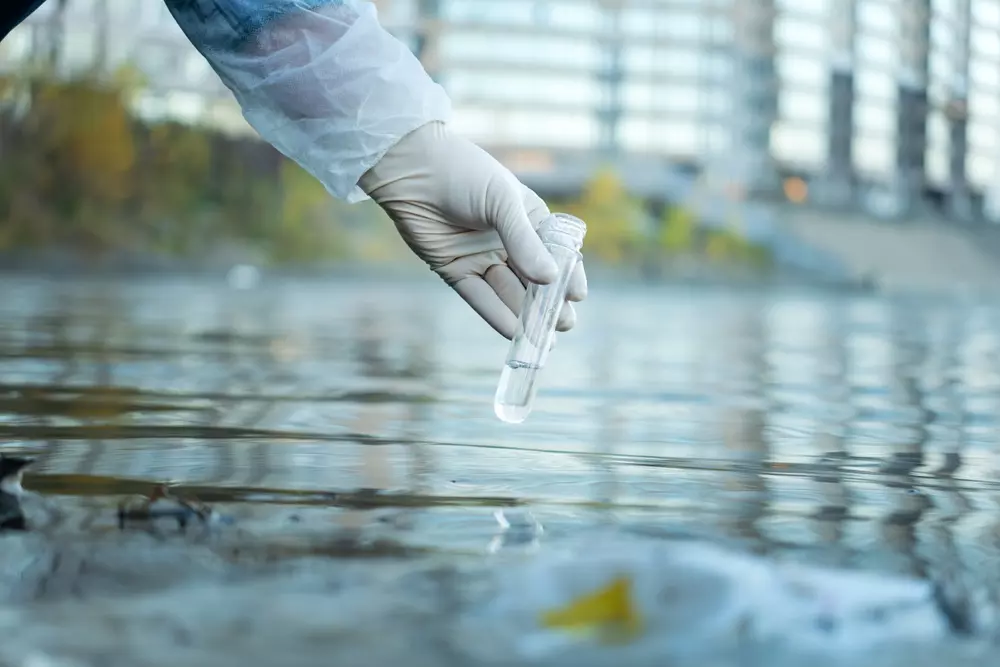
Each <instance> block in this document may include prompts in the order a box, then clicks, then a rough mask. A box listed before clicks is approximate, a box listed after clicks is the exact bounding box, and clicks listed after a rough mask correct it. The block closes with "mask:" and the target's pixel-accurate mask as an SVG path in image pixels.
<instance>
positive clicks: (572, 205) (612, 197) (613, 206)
mask: <svg viewBox="0 0 1000 667" xmlns="http://www.w3.org/2000/svg"><path fill="white" fill-rule="evenodd" d="M565 209H566V211H567V212H568V213H572V214H573V215H576V216H578V217H579V218H581V219H583V220H584V221H586V223H587V239H586V242H585V245H584V247H585V248H586V250H587V254H588V255H589V256H593V257H595V258H598V259H600V260H603V261H606V262H619V261H621V260H622V259H624V258H625V257H626V256H628V255H630V254H631V253H632V252H634V251H635V249H636V244H637V242H638V241H639V237H640V225H641V222H642V220H643V209H642V202H641V201H639V200H638V199H637V198H635V197H633V196H631V195H630V194H629V193H628V192H627V191H626V189H625V186H624V184H623V183H622V182H621V179H619V178H618V176H617V175H616V174H615V173H614V171H612V170H607V169H605V170H601V171H599V172H598V173H597V174H595V175H594V177H593V178H592V179H591V180H590V181H589V182H588V183H587V184H586V185H585V186H584V189H583V193H582V195H581V197H580V199H579V200H577V201H575V202H569V203H567V204H566V206H565Z"/></svg>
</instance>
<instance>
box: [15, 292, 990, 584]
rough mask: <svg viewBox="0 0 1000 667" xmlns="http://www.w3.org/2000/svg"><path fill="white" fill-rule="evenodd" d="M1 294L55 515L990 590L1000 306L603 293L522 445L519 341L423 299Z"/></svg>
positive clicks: (561, 361) (439, 297)
mask: <svg viewBox="0 0 1000 667" xmlns="http://www.w3.org/2000/svg"><path fill="white" fill-rule="evenodd" d="M3 290H4V292H3V293H4V295H5V298H4V299H3V302H2V303H0V313H2V318H0V369H2V374H0V379H2V384H0V434H2V436H3V437H4V439H5V440H6V441H7V446H8V448H9V449H19V450H26V451H31V452H34V453H36V454H37V456H38V457H39V462H38V464H37V465H36V466H35V469H34V474H33V475H32V476H31V477H30V479H28V481H27V484H28V485H29V486H32V487H34V488H36V489H39V490H42V491H46V492H50V493H59V494H67V495H88V496H92V495H111V494H124V493H135V492H137V491H138V490H141V489H143V488H145V487H146V485H147V483H148V482H150V481H171V482H175V483H177V484H179V485H180V486H181V487H182V488H184V489H187V490H188V491H190V492H192V493H196V494H197V495H198V497H200V498H202V499H203V500H206V501H216V502H218V501H229V502H243V503H271V504H275V505H277V504H286V505H303V506H305V505H326V506H329V515H330V521H331V523H332V524H333V525H335V526H338V527H339V528H340V529H342V530H344V531H346V532H347V533H352V532H354V533H358V534H361V533H364V532H365V531H366V530H369V529H370V528H371V527H372V526H378V529H379V531H380V534H382V535H384V534H386V531H388V533H390V534H391V536H392V538H393V539H395V540H397V541H398V542H399V543H401V544H406V545H408V546H410V547H413V548H417V549H419V548H428V547H429V548H451V547H454V548H462V549H466V548H472V549H477V550H480V551H494V550H497V549H501V548H508V547H509V548H523V547H525V546H530V547H531V548H544V545H545V543H546V541H549V540H559V539H561V538H564V537H566V536H569V535H572V534H573V533H574V531H576V530H578V529H580V528H582V527H588V526H594V525H605V526H608V525H611V526H616V527H618V528H619V529H620V530H623V531H634V532H641V533H645V534H677V533H681V534H695V535H702V536H706V537H711V538H715V539H719V540H723V541H727V542H733V543H737V544H739V545H741V546H742V547H743V548H746V549H750V550H753V551H755V552H758V553H767V554H773V555H781V556H787V557H793V558H804V559H809V560H813V561H819V562H824V563H828V564H836V565H844V566H850V567H864V568H878V569H884V570H892V571H897V572H905V573H910V574H915V575H918V576H938V575H940V574H942V573H945V574H946V573H953V572H958V571H976V572H986V571H991V570H995V564H996V561H997V558H996V556H995V554H996V552H997V551H996V550H997V546H998V543H1000V519H997V518H996V517H997V512H996V508H997V505H998V500H1000V484H998V483H997V481H996V472H997V460H996V459H997V457H996V453H995V452H996V446H997V443H996V438H997V437H998V436H997V434H998V430H997V417H996V415H997V414H998V413H997V401H998V396H1000V393H998V389H1000V361H998V352H1000V321H998V319H1000V309H998V308H997V306H996V304H992V303H985V302H972V301H957V300H956V301H936V300H931V299H923V300H920V299H915V298H904V297H899V298H895V299H888V298H879V297H871V296H865V297H859V296H848V295H833V294H825V295H824V294H817V293H807V292H794V293H793V292H785V293H750V292H747V293H726V292H721V291H692V290H689V289H684V290H682V289H667V288H657V289H653V288H648V287H641V288H639V287H637V288H614V289H613V290H612V289H609V290H608V291H607V293H601V290H600V289H599V288H596V287H595V289H594V293H593V295H592V296H591V298H590V300H589V301H588V303H587V304H585V306H584V307H583V308H581V312H580V315H581V317H580V324H579V326H578V328H577V330H576V331H574V332H572V333H571V334H567V335H563V336H561V337H560V341H559V345H558V347H557V348H556V351H555V352H554V354H553V357H552V359H551V361H550V365H549V367H548V368H547V369H546V371H545V373H544V376H543V383H544V385H543V389H542V390H541V392H540V395H539V398H538V403H537V408H536V410H535V412H534V413H533V414H532V416H531V417H530V418H529V420H528V421H527V422H526V423H525V424H522V425H520V426H511V425H507V424H503V423H501V422H499V421H497V420H496V419H495V417H494V416H493V411H492V406H491V400H492V395H493V390H494V388H495V383H496V381H497V379H498V377H499V372H500V368H501V365H502V363H503V356H504V354H505V352H506V344H505V342H504V341H502V340H501V339H499V338H498V337H496V336H495V334H493V333H492V332H491V331H490V330H489V329H488V328H487V327H486V326H485V325H483V324H482V323H480V322H479V321H478V320H477V319H476V318H475V316H474V315H472V314H471V312H469V311H468V310H467V309H466V307H465V306H464V304H462V303H461V302H460V301H459V300H458V299H456V298H455V297H454V296H453V295H452V294H451V293H450V292H449V291H448V290H446V289H444V288H443V287H442V286H441V285H439V284H437V283H436V282H428V283H427V284H424V283H422V282H419V281H418V282H417V283H416V284H412V283H378V282H374V283H363V282H357V281H355V282H348V281H344V282H340V283H332V284H330V283H319V282H289V283H281V284H273V285H268V284H266V283H264V284H263V286H262V287H261V288H260V289H254V290H244V291H238V290H232V289H230V288H229V287H227V286H226V285H225V283H224V281H222V280H220V281H219V282H218V284H214V283H210V282H208V281H203V282H200V283H194V282H181V281H163V280H156V281H137V282H125V281H122V282H108V283H76V284H74V283H70V282H35V281H27V280H12V279H7V280H6V282H5V284H4V287H3ZM983 585H985V586H990V587H991V590H993V589H995V588H997V583H995V582H992V581H984V582H983Z"/></svg>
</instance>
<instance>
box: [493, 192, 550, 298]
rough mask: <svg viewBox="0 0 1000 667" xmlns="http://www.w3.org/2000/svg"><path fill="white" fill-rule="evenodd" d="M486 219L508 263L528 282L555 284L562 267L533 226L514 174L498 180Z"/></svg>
mask: <svg viewBox="0 0 1000 667" xmlns="http://www.w3.org/2000/svg"><path fill="white" fill-rule="evenodd" d="M486 202H487V209H486V210H487V220H488V222H489V223H490V224H492V225H493V227H494V229H496V230H497V234H499V236H500V242H501V243H503V247H504V249H505V250H506V251H507V262H508V263H509V264H511V265H512V266H513V268H514V269H515V270H516V271H517V272H518V273H520V274H521V275H522V276H524V277H525V278H526V279H527V280H530V281H531V282H533V283H539V284H541V285H547V284H549V283H552V282H555V280H556V279H557V278H558V277H559V267H558V266H556V262H555V260H554V259H552V254H551V253H550V252H549V251H548V249H547V248H546V247H545V244H544V243H542V240H541V239H540V238H539V236H538V233H537V232H536V231H535V228H534V227H532V226H531V221H530V220H529V219H528V212H527V211H526V210H525V208H524V201H523V198H522V197H521V188H520V187H519V184H518V183H517V182H516V179H515V178H514V175H513V174H510V173H509V172H508V178H495V179H493V180H492V181H491V182H490V184H489V187H488V190H487V193H486Z"/></svg>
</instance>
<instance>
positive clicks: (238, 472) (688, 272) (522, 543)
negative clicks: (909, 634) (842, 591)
mask: <svg viewBox="0 0 1000 667" xmlns="http://www.w3.org/2000/svg"><path fill="white" fill-rule="evenodd" d="M376 4H377V5H378V9H379V12H380V17H381V20H382V22H383V24H384V25H385V26H386V27H387V28H388V29H390V30H391V31H392V32H394V33H395V34H396V35H397V36H398V37H399V38H400V39H401V40H403V41H404V42H405V43H406V44H408V45H409V47H410V48H412V49H413V51H414V52H415V53H416V54H417V55H418V56H419V57H420V59H421V60H422V61H423V63H424V65H425V66H426V68H427V70H428V71H429V72H430V73H431V74H432V75H433V76H434V77H435V79H437V80H438V81H439V82H440V83H441V84H442V85H443V86H444V87H445V88H446V89H447V91H448V92H449V93H450V95H451V97H452V100H453V102H454V107H455V120H454V123H455V125H456V127H457V129H458V130H459V131H460V132H462V133H464V134H466V135H468V136H469V137H470V138H472V139H473V140H475V141H477V142H479V143H480V144H481V145H483V146H484V147H485V148H487V149H488V150H489V151H491V152H492V153H493V154H494V155H495V156H496V157H497V158H498V159H500V160H501V161H502V162H503V163H505V164H506V165H508V166H509V167H510V168H511V169H512V170H513V171H514V173H515V174H517V175H518V176H519V177H520V178H521V179H523V180H524V181H525V182H526V183H527V184H528V185H530V186H531V187H533V188H535V189H536V190H537V191H538V192H539V194H541V195H542V196H543V197H544V198H545V199H546V200H547V202H548V203H549V205H550V206H551V207H552V208H553V209H559V210H564V211H569V212H573V213H576V214H578V215H580V216H581V217H583V218H584V219H585V220H586V221H587V223H588V228H589V231H588V235H587V239H586V244H585V247H584V256H585V258H586V262H587V269H588V275H589V276H590V293H589V296H588V299H587V301H586V302H584V303H583V304H580V306H579V308H578V313H579V321H578V324H577V326H576V328H575V329H574V330H573V331H572V332H568V333H567V334H565V335H561V336H560V342H559V346H558V347H557V348H556V350H555V351H554V352H553V355H552V357H551V358H550V360H549V361H548V365H547V367H546V369H545V372H544V374H543V379H542V388H541V389H540V391H539V395H538V399H537V401H536V404H535V411H534V412H533V413H532V415H531V416H530V417H529V418H528V420H527V421H526V422H525V423H524V424H523V425H520V426H518V427H512V426H510V425H506V424H503V423H501V422H499V421H498V420H497V419H496V418H495V417H494V415H493V411H492V406H491V401H492V400H493V393H494V391H495V388H496V383H497V380H498V378H499V374H500V369H501V367H502V365H503V362H504V356H505V354H506V350H507V343H506V341H504V340H503V339H501V338H500V337H499V336H497V335H496V334H495V333H494V332H493V331H492V330H490V329H489V327H488V326H487V325H486V324H484V323H483V322H482V321H481V320H480V319H479V318H478V317H477V316H476V315H475V314H474V313H472V311H471V310H470V309H469V308H468V307H467V306H466V305H465V304H464V302H462V301H461V300H460V299H459V298H458V297H457V296H455V295H454V294H453V293H452V292H451V291H450V290H449V289H447V287H446V286H444V285H443V284H441V282H440V281H439V280H438V279H437V278H436V277H435V276H434V275H433V274H432V273H431V272H429V271H427V269H426V267H424V266H423V265H422V264H421V263H420V262H419V261H417V260H416V259H414V258H413V257H412V256H411V253H410V252H409V251H408V250H407V249H406V247H405V246H404V244H403V243H402V241H401V240H400V239H399V238H398V236H397V234H396V232H395V230H394V228H393V226H392V224H391V223H390V221H389V220H388V219H386V217H385V216H384V215H383V214H382V213H381V211H380V210H379V209H378V208H377V207H375V206H374V205H373V204H371V203H370V202H368V203H363V204H358V205H347V204H345V203H343V202H339V201H337V200H335V199H333V198H331V197H330V196H329V195H327V193H326V192H325V191H324V189H323V187H322V186H321V185H319V183H317V182H316V181H315V180H313V179H312V178H311V177H310V176H308V175H307V174H306V173H305V172H303V171H302V170H301V169H299V168H298V167H297V166H295V165H294V164H293V163H292V162H290V161H289V160H286V159H284V158H283V157H281V156H280V155H279V154H278V153H277V152H276V151H274V150H273V149H272V148H270V147H269V146H267V145H265V144H264V143H262V142H261V141H259V140H258V139H257V138H256V137H255V135H254V133H253V132H252V131H251V130H250V129H249V128H248V126H247V125H246V123H245V122H244V121H243V119H242V117H241V115H240V112H239V109H238V108H237V106H236V104H235V102H234V101H233V99H232V98H231V96H230V94H229V93H228V92H227V91H226V90H225V89H224V88H223V86H222V84H221V83H220V82H219V80H218V79H217V78H216V76H215V75H214V74H213V72H212V71H211V70H210V69H209V67H208V65H207V64H206V63H205V61H204V60H203V59H202V57H201V56H200V55H199V54H198V53H197V52H196V51H195V50H194V49H193V47H191V46H190V45H189V44H188V42H187V41H186V39H185V38H184V36H183V35H182V34H181V32H180V30H179V28H178V27H177V26H176V25H175V24H174V22H173V20H172V19H171V17H170V16H169V14H168V12H167V10H166V8H165V6H164V4H163V3H162V2H161V0H48V2H46V3H45V4H44V5H43V6H42V7H41V8H40V9H39V10H38V11H37V12H36V13H34V14H33V15H32V16H31V17H30V18H28V20H27V21H26V22H25V23H24V24H23V25H22V26H20V27H19V28H17V29H16V30H15V31H14V32H13V33H11V34H10V36H9V37H7V38H6V39H5V40H4V41H3V42H2V43H0V269H3V270H10V271H4V273H3V275H2V277H0V438H3V441H4V443H5V448H4V449H5V451H26V452H29V453H31V454H32V455H33V456H36V457H37V458H38V461H37V463H36V464H35V465H34V466H33V467H32V468H31V474H30V475H28V477H27V478H26V485H27V486H28V487H29V488H33V489H38V490H42V491H45V492H47V493H49V494H51V495H52V496H61V497H63V499H64V500H65V499H69V501H72V502H73V503H80V504H81V506H82V507H83V508H84V509H86V512H85V514H86V516H84V517H83V518H81V520H80V521H79V522H77V523H76V524H75V525H76V526H77V527H78V528H80V531H81V532H80V534H82V535H94V534H99V533H96V532H95V531H94V526H98V527H101V526H104V527H105V528H106V527H107V526H112V528H110V529H111V530H114V527H113V521H112V518H113V513H112V510H111V509H110V507H109V506H110V505H113V504H114V503H115V502H117V499H118V498H119V497H120V496H122V495H125V494H128V493H133V492H137V491H141V490H148V489H149V487H150V485H151V484H152V483H154V482H163V481H171V482H175V483H177V484H178V485H180V486H179V487H178V488H179V491H178V492H179V493H184V492H190V493H193V494H195V495H198V496H201V497H203V498H208V499H210V500H212V502H217V503H218V504H219V505H220V506H221V508H222V511H224V512H228V513H232V514H234V515H238V520H239V521H240V522H244V525H245V524H246V523H249V524H250V525H251V526H253V525H254V524H253V519H254V517H255V516H258V515H260V516H264V517H267V518H270V517H272V516H273V515H276V516H278V524H277V525H279V526H280V527H281V530H286V531H288V532H289V533H290V534H293V536H294V535H299V534H300V533H299V532H297V531H300V530H301V529H302V527H303V526H305V524H306V523H309V522H308V521H305V520H303V522H302V523H294V522H292V520H291V519H290V518H289V517H290V516H292V515H294V516H295V517H297V518H296V521H298V520H299V518H301V516H303V507H304V506H306V505H319V506H320V507H319V509H318V511H317V513H318V515H319V517H320V518H319V519H316V521H317V522H318V523H314V524H311V525H319V526H320V530H319V532H320V533H322V535H323V536H325V537H329V536H330V534H332V533H336V535H338V536H342V535H354V536H360V538H364V539H360V538H359V539H358V540H357V541H356V543H352V544H354V547H351V548H348V547H347V546H345V544H342V543H338V545H337V547H336V549H332V548H331V549H330V550H328V551H322V550H321V549H319V548H317V549H315V550H313V551H311V552H310V553H316V554H324V553H330V554H333V552H334V551H336V554H341V555H342V554H344V553H358V552H359V550H360V551H364V550H365V549H369V551H364V553H370V552H371V549H374V548H375V547H371V548H370V545H371V544H375V543H377V545H379V546H378V547H377V548H378V549H387V550H388V551H390V552H392V553H401V552H406V553H409V554H411V555H413V552H411V551H407V550H408V549H416V550H418V551H419V553H418V554H417V555H414V556H413V557H414V558H416V557H418V556H420V555H422V554H425V553H434V554H437V555H441V554H450V555H452V556H455V557H456V558H457V557H459V556H468V555H469V553H473V554H480V555H481V554H483V553H495V552H497V551H500V550H505V549H523V548H526V547H530V548H537V547H538V545H539V544H540V543H542V542H547V541H556V540H561V539H566V538H569V537H571V536H574V535H576V534H578V533H579V532H581V531H582V530H584V529H585V528H587V527H602V528H608V527H609V526H610V527H614V528H615V529H618V530H622V531H631V532H632V533H641V534H642V535H645V536H660V537H662V536H664V535H672V534H675V533H676V532H679V531H680V532H687V533H694V534H697V535H699V536H703V537H707V538H711V539H719V540H724V541H726V542H727V543H731V544H732V543H735V544H738V545H740V546H741V547H743V548H746V549H749V550H752V551H754V552H756V553H765V554H770V555H781V556H791V557H795V558H803V559H809V560H813V561H819V562H824V563H831V564H837V565H841V566H846V567H863V568H869V569H876V570H882V571H893V572H904V573H906V574H908V575H912V576H917V577H926V578H933V577H937V576H939V575H941V574H942V573H956V572H957V573H961V574H962V575H963V576H964V575H968V576H971V577H973V578H975V579H976V581H977V582H978V584H977V585H978V586H980V587H981V588H982V589H983V590H989V591H990V595H992V596H994V597H993V598H992V599H994V600H998V601H1000V580H998V579H997V577H996V576H995V574H994V573H996V572H998V571H1000V569H998V568H1000V556H998V554H1000V550H998V549H997V545H998V536H1000V524H998V520H997V513H996V507H997V506H998V504H1000V482H998V481H997V480H998V476H1000V472H998V471H1000V456H998V452H1000V435H998V434H1000V416H998V415H1000V308H998V302H997V299H996V290H997V287H998V286H1000V0H381V1H380V2H378V3H376ZM15 269H17V270H23V271H21V272H20V273H19V274H17V275H14V274H15V273H16V272H15V271H14V270H15ZM108 269H112V270H113V271H110V272H109V271H108ZM123 271H124V272H127V275H126V277H125V278H123V277H122V273H121V272H123ZM410 271H413V272H415V273H413V274H412V276H411V275H410V274H409V272H410ZM60 274H69V275H70V276H71V279H65V278H66V276H60ZM140 274H141V275H140ZM390 274H391V275H390ZM400 274H406V275H405V278H404V279H400ZM81 275H84V276H88V275H92V276H95V277H94V278H93V279H92V280H90V279H88V280H82V279H80V276H81ZM419 276H423V278H424V280H420V279H418V278H419ZM54 277H55V279H54ZM359 277H360V278H361V279H359ZM262 489H263V490H264V491H262ZM265 491H267V492H265ZM81 498H85V500H81ZM494 512H497V513H499V514H500V516H501V518H502V521H501V520H498V519H497V518H496V517H495V515H494ZM309 516H310V517H315V516H316V514H311V515H309ZM282 521H284V523H282ZM331 526H335V528H334V527H331ZM541 526H544V531H542V530H540V529H539V528H540V527H541ZM63 529H66V530H69V529H70V527H65V526H64V527H63ZM337 531H339V532H337ZM543 535H544V537H543ZM302 539H303V541H308V540H313V539H315V533H314V534H313V535H312V536H311V537H309V536H306V537H303V538H302ZM253 540H255V541H258V542H259V541H261V540H264V538H263V537H260V536H254V537H253ZM366 540H367V541H366ZM310 544H312V543H311V542H310ZM357 545H362V546H357ZM364 545H367V546H364ZM387 545H388V546H387ZM392 545H396V547H399V548H398V549H396V547H393V546H392ZM400 545H402V546H400ZM390 547H392V548H390ZM281 548H282V549H286V548H287V552H295V553H305V552H306V551H308V549H302V550H299V551H296V550H295V549H292V548H290V547H284V546H283V547H281ZM351 549H354V551H352V550H351ZM393 549H396V550H395V551H393ZM4 552H5V553H6V549H5V550H4ZM281 553H286V551H282V552H281ZM140 560H141V559H140ZM489 562H491V563H492V562H494V561H489ZM90 571H92V570H90V569H88V572H90ZM74 572H75V570H74V571H73V572H70V573H68V574H66V576H67V577H77V578H78V579H79V580H80V581H82V582H83V583H82V584H80V582H77V581H74V582H73V583H74V584H80V585H83V586H84V588H86V581H85V580H86V577H87V576H91V575H88V574H87V573H86V572H84V569H83V568H80V574H74ZM144 576H145V575H144ZM21 580H24V579H23V578H22V579H21ZM94 586H99V585H98V584H94ZM3 590H4V589H3V588H2V587H0V600H2V598H3ZM73 590H74V591H75V590H76V589H73ZM74 594H75V593H74ZM402 594H403V593H400V595H402ZM53 595H54V593H53ZM997 604H998V605H1000V602H997ZM115 641H117V640H115ZM222 644H226V645H228V640H227V642H222V643H220V645H222ZM116 645H117V644H116ZM435 664H437V663H435ZM987 664H990V663H987Z"/></svg>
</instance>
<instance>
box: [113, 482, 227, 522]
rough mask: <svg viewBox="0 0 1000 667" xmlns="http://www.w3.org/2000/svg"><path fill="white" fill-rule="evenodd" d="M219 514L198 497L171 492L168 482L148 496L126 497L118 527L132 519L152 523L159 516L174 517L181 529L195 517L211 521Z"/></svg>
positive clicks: (160, 485)
mask: <svg viewBox="0 0 1000 667" xmlns="http://www.w3.org/2000/svg"><path fill="white" fill-rule="evenodd" d="M214 517H215V513H214V511H213V510H212V508H211V507H209V506H208V505H206V504H205V503H202V502H201V501H199V500H197V499H186V498H182V497H180V496H177V495H174V494H173V493H171V491H170V489H169V487H168V486H167V485H166V484H157V485H156V486H155V487H153V490H152V492H150V494H149V495H148V496H142V497H139V498H136V497H132V498H126V499H125V500H123V501H122V502H121V503H119V505H118V528H119V529H120V530H125V527H126V525H128V524H129V523H144V524H150V523H152V522H154V521H156V520H157V519H173V520H175V521H176V522H177V527H178V528H179V529H180V530H182V531H183V530H185V529H186V528H187V526H188V524H189V523H190V522H191V521H199V522H201V523H203V524H207V523H209V522H210V521H211V520H212V519H213V518H214Z"/></svg>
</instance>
